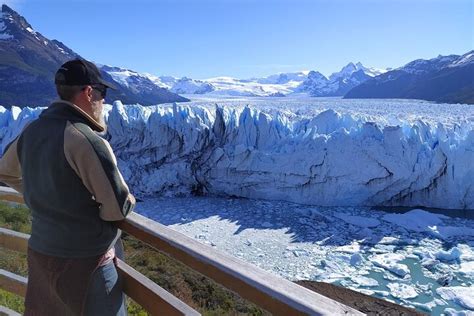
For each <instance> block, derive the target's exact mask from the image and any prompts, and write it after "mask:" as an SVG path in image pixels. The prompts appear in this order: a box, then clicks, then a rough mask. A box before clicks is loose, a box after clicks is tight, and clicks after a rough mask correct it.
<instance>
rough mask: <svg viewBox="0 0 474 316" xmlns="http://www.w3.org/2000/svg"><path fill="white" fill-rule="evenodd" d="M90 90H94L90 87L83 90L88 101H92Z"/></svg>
mask: <svg viewBox="0 0 474 316" xmlns="http://www.w3.org/2000/svg"><path fill="white" fill-rule="evenodd" d="M92 90H94V89H92V87H91V86H86V88H85V89H84V93H85V96H86V97H87V99H88V100H89V101H90V100H92Z"/></svg>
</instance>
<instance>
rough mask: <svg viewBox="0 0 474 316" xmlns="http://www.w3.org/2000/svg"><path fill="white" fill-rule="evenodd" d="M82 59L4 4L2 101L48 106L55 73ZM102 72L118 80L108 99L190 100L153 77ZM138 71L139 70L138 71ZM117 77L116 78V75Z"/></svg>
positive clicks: (0, 38)
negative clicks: (123, 77)
mask: <svg viewBox="0 0 474 316" xmlns="http://www.w3.org/2000/svg"><path fill="white" fill-rule="evenodd" d="M74 58H81V56H80V55H79V54H77V53H76V52H74V51H73V50H71V49H70V48H68V47H67V46H66V45H64V44H63V43H61V42H59V41H57V40H49V39H48V38H46V37H44V36H43V35H42V34H41V33H39V32H37V31H35V30H34V29H33V27H32V26H31V25H30V24H29V23H28V22H27V21H26V19H25V18H24V17H22V16H21V15H19V14H18V13H17V12H15V11H14V10H12V9H11V8H10V7H8V6H7V5H3V6H2V8H1V12H0V67H1V71H0V104H1V105H4V106H11V105H21V106H32V107H34V106H45V105H48V104H49V103H50V102H51V101H52V100H54V99H56V98H57V95H56V88H55V86H54V81H53V79H54V74H55V72H56V70H57V69H58V68H59V66H60V65H61V64H63V63H64V62H66V61H68V60H71V59H74ZM102 74H103V75H104V76H105V77H106V78H107V79H108V80H110V81H113V82H116V83H117V87H118V88H119V89H118V90H117V91H110V93H108V96H107V99H106V101H108V102H112V101H114V100H122V101H123V102H126V103H141V104H158V103H164V102H175V101H187V99H186V98H183V97H181V96H179V95H176V94H174V93H172V92H170V91H168V90H167V89H165V88H163V87H160V86H158V85H156V84H155V83H154V81H153V80H151V79H150V78H145V77H143V76H140V75H134V74H133V72H130V73H129V76H128V77H129V80H130V81H131V84H128V85H127V84H123V82H122V81H117V80H115V79H114V78H112V77H111V76H110V75H109V74H108V73H106V72H102ZM135 74H136V73H135ZM116 78H117V77H116Z"/></svg>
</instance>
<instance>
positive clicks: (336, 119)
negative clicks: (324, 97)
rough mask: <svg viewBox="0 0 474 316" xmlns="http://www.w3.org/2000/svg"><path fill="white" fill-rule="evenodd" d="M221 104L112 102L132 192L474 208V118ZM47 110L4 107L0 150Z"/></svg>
mask: <svg viewBox="0 0 474 316" xmlns="http://www.w3.org/2000/svg"><path fill="white" fill-rule="evenodd" d="M216 102H217V104H213V103H209V104H208V105H207V106H203V105H196V104H191V105H189V104H186V105H180V104H167V105H160V106H151V107H144V106H141V105H124V104H122V103H121V102H120V101H116V102H114V104H113V105H108V106H107V111H106V122H107V126H108V129H107V133H106V134H105V136H104V137H105V138H107V139H108V140H109V142H110V143H111V145H112V147H113V149H114V151H115V153H116V156H117V160H118V164H119V168H120V169H121V171H122V173H123V176H124V178H125V180H126V181H127V182H128V183H129V185H130V187H131V190H132V191H133V192H134V194H136V195H137V196H139V197H147V196H156V195H168V196H170V195H173V196H175V195H189V194H198V195H201V194H208V195H217V196H235V197H245V198H255V199H268V200H283V201H289V202H297V203H303V204H310V205H318V206H390V207H391V206H396V207H398V206H401V207H419V206H422V207H431V208H444V209H474V163H473V162H474V120H473V117H474V115H471V116H469V113H467V114H466V117H465V118H464V119H459V120H455V121H454V122H452V123H451V124H446V123H441V122H430V121H428V120H413V121H409V120H397V121H396V122H395V123H394V122H393V120H392V122H387V121H377V120H371V119H370V117H364V116H357V115H353V114H349V113H343V114H341V113H339V112H337V111H335V110H334V109H326V110H321V111H319V112H316V113H314V114H313V115H298V113H297V112H295V111H292V110H291V108H290V109H288V108H277V109H275V110H274V111H267V110H265V109H261V108H258V107H252V106H247V105H246V106H239V107H229V106H221V105H218V101H216ZM41 110H42V109H41V108H34V109H31V108H23V109H20V108H17V107H12V109H11V110H7V109H5V108H3V107H0V139H1V145H2V152H3V150H4V148H5V146H6V145H7V144H8V143H9V142H11V141H12V140H13V139H14V137H16V136H17V135H18V134H19V133H20V131H21V130H22V128H23V127H24V126H25V125H26V124H27V123H28V122H29V121H31V120H32V119H34V118H36V117H37V116H38V115H39V113H40V112H41ZM471 113H472V110H471Z"/></svg>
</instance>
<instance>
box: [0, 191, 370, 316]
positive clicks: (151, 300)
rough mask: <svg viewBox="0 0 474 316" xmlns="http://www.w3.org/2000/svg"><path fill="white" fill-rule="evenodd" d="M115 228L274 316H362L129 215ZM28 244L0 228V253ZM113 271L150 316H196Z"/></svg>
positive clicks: (17, 282)
mask: <svg viewBox="0 0 474 316" xmlns="http://www.w3.org/2000/svg"><path fill="white" fill-rule="evenodd" d="M0 200H5V201H11V202H16V203H24V201H23V198H22V196H21V195H20V194H19V193H17V192H16V191H14V190H12V189H10V188H5V187H0ZM118 227H119V228H120V229H122V230H123V231H125V232H127V233H128V234H130V235H132V236H134V237H136V238H137V239H139V240H141V241H143V242H145V243H147V244H148V245H150V246H151V247H153V248H154V249H156V250H158V251H161V252H164V253H166V254H168V255H169V256H171V257H173V258H175V259H177V260H178V261H180V262H182V263H184V264H185V265H187V266H188V267H190V268H191V269H193V270H195V271H197V272H200V273H201V274H203V275H205V276H207V277H209V278H211V279H213V280H214V281H216V282H217V283H219V284H221V285H223V286H224V287H226V288H227V289H230V290H232V291H234V292H236V293H237V294H239V295H240V296H241V297H243V298H245V299H247V300H249V301H251V302H253V303H255V304H256V305H258V306H260V307H261V308H263V309H265V310H267V311H269V312H270V313H272V314H274V315H364V314H363V313H361V312H359V311H357V310H355V309H353V308H351V307H348V306H346V305H344V304H341V303H339V302H336V301H334V300H332V299H330V298H328V297H325V296H323V295H321V294H318V293H316V292H312V291H310V290H308V289H306V288H304V287H301V286H299V285H297V284H295V283H293V282H291V281H288V280H285V279H283V278H280V277H278V276H275V275H273V274H271V273H268V272H266V271H264V270H262V269H260V268H258V267H255V266H253V265H251V264H249V263H247V262H244V261H242V260H239V259H237V258H234V257H232V256H230V255H227V254H225V253H222V252H220V251H218V250H216V249H214V248H212V247H209V246H206V245H204V244H201V243H199V242H197V241H195V240H194V239H191V238H189V237H187V236H184V235H183V234H181V233H178V232H176V231H174V230H172V229H170V228H167V227H166V226H164V225H161V224H160V223H157V222H155V221H152V220H150V219H147V218H145V217H143V216H141V215H139V214H137V213H132V214H130V215H129V216H128V217H127V218H126V219H125V220H124V221H121V222H120V223H119V224H118ZM28 238H29V235H26V234H22V233H18V232H14V231H11V230H7V229H3V228H0V246H1V247H5V248H8V249H12V250H16V251H21V252H26V250H27V241H28ZM117 269H118V271H119V273H120V274H121V276H122V278H123V283H124V289H123V290H124V292H125V294H127V295H128V296H130V297H131V298H132V299H133V300H134V301H136V302H137V303H138V304H140V305H141V306H142V307H143V308H144V309H145V310H147V311H148V312H149V313H150V314H151V315H199V313H198V312H197V311H195V310H193V309H192V308H191V307H189V306H188V305H186V304H185V303H184V302H182V301H180V300H179V299H178V298H176V297H174V296H173V295H172V294H170V293H168V292H167V291H165V290H164V289H163V288H161V287H159V286H158V285H157V284H155V283H154V282H153V281H151V280H150V279H148V278H147V277H145V276H144V275H142V274H140V273H139V272H137V271H136V270H134V269H133V268H132V267H130V266H129V265H127V264H126V263H125V262H123V261H120V260H118V264H117ZM26 284H27V279H26V278H23V277H21V276H17V275H14V274H12V273H10V272H8V271H5V270H1V269H0V288H2V289H4V290H7V291H10V292H12V293H15V294H18V295H21V296H25V293H26Z"/></svg>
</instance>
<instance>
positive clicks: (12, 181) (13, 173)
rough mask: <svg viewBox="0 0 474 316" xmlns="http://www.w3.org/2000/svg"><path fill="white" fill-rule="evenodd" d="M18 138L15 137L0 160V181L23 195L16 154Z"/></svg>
mask: <svg viewBox="0 0 474 316" xmlns="http://www.w3.org/2000/svg"><path fill="white" fill-rule="evenodd" d="M19 138H20V137H17V138H16V139H15V140H14V141H13V142H12V143H10V144H9V145H8V146H7V149H6V150H5V153H4V154H3V156H2V159H0V181H1V182H4V183H6V184H8V185H9V186H10V187H12V188H13V189H15V190H16V191H18V192H20V193H23V182H22V175H21V165H20V160H19V159H18V152H17V145H18V139H19Z"/></svg>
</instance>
